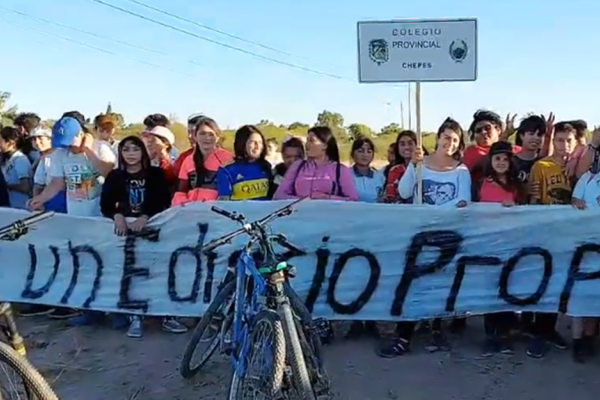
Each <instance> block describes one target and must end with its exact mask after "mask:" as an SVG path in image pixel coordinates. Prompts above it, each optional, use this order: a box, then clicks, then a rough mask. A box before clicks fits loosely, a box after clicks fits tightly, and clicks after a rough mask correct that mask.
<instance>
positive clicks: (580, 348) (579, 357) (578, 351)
mask: <svg viewBox="0 0 600 400" xmlns="http://www.w3.org/2000/svg"><path fill="white" fill-rule="evenodd" d="M585 359H586V354H585V342H584V340H583V339H573V360H574V361H575V362H577V363H584V362H585Z"/></svg>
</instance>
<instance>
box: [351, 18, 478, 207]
mask: <svg viewBox="0 0 600 400" xmlns="http://www.w3.org/2000/svg"><path fill="white" fill-rule="evenodd" d="M357 37H358V81H359V82H360V83H398V82H409V83H410V82H415V113H416V128H417V132H416V133H417V141H418V143H417V146H422V144H423V133H422V130H421V82H467V81H475V80H477V19H475V18H464V19H426V20H425V19H424V20H393V21H359V22H358V24H357ZM421 175H422V165H421V164H419V165H418V166H417V182H418V183H417V202H418V203H419V204H421V203H422V199H423V180H422V179H421Z"/></svg>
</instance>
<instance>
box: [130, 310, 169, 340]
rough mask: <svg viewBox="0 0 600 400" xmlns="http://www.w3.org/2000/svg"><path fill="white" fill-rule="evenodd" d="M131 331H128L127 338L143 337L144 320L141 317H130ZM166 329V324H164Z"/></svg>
mask: <svg viewBox="0 0 600 400" xmlns="http://www.w3.org/2000/svg"><path fill="white" fill-rule="evenodd" d="M129 321H130V322H129V329H127V337H130V338H132V339H139V338H141V337H142V336H143V334H144V332H143V331H142V318H141V317H140V316H139V315H132V316H131V317H129ZM163 327H164V322H163Z"/></svg>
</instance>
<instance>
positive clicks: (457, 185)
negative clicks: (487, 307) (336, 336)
mask: <svg viewBox="0 0 600 400" xmlns="http://www.w3.org/2000/svg"><path fill="white" fill-rule="evenodd" d="M464 148H465V141H464V134H463V130H462V128H461V126H460V124H459V123H458V122H456V121H455V120H453V119H452V118H447V119H446V120H445V121H444V122H443V123H442V125H441V126H440V128H439V129H438V132H437V137H436V145H435V151H434V152H433V154H431V155H430V156H427V157H424V155H423V149H422V148H420V147H418V146H417V147H415V148H414V150H413V155H412V158H411V162H410V165H409V166H408V169H407V170H406V172H405V173H404V175H403V176H402V178H401V179H400V182H399V183H398V193H399V194H400V197H401V198H402V199H404V200H406V201H408V202H412V203H415V201H416V200H417V199H416V195H417V193H416V192H417V165H418V164H419V163H422V165H421V172H422V173H421V175H422V176H421V179H422V182H423V185H422V186H423V187H422V189H423V204H426V205H432V206H443V207H465V206H466V205H467V204H468V202H469V201H471V176H470V174H469V170H468V169H467V167H466V166H465V165H464V164H463V163H462V162H461V161H460V160H461V158H462V152H463V150H464ZM414 330H415V323H414V322H399V323H398V324H397V325H396V334H397V335H398V336H397V338H396V340H394V341H393V342H392V343H391V344H390V345H389V346H385V347H383V348H382V349H380V351H379V355H380V356H382V357H386V358H391V357H397V356H400V355H403V354H405V353H406V352H408V351H410V341H411V339H412V335H413V332H414ZM431 330H432V337H431V342H430V344H429V345H428V346H427V347H426V348H427V350H428V351H430V352H433V351H438V350H445V349H447V348H448V342H447V340H446V337H445V335H444V334H443V332H442V320H441V319H440V318H437V319H435V320H434V321H433V323H432V326H431Z"/></svg>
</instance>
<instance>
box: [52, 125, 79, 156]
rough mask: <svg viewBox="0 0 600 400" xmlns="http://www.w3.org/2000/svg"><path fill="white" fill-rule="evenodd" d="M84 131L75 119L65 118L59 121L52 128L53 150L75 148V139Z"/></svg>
mask: <svg viewBox="0 0 600 400" xmlns="http://www.w3.org/2000/svg"><path fill="white" fill-rule="evenodd" d="M82 131H83V129H82V128H81V124H79V122H78V121H77V120H76V119H75V118H71V117H64V118H61V119H59V120H58V121H56V123H55V124H54V127H52V148H55V149H56V148H60V147H70V146H73V143H75V138H76V137H77V136H78V135H79V134H80V133H81V132H82Z"/></svg>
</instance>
